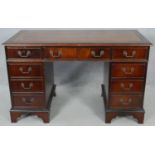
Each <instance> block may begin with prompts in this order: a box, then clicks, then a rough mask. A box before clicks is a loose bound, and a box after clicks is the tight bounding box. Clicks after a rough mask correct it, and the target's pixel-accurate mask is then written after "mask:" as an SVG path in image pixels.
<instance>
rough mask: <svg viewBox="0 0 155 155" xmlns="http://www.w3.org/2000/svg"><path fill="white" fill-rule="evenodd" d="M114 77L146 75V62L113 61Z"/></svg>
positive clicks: (112, 70)
mask: <svg viewBox="0 0 155 155" xmlns="http://www.w3.org/2000/svg"><path fill="white" fill-rule="evenodd" d="M111 72H112V73H111V74H112V77H145V72H146V64H145V63H112V66H111Z"/></svg>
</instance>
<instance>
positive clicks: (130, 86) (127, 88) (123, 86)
mask: <svg viewBox="0 0 155 155" xmlns="http://www.w3.org/2000/svg"><path fill="white" fill-rule="evenodd" d="M120 86H121V88H122V89H123V90H131V89H132V88H133V83H129V86H128V87H125V84H124V83H121V84H120Z"/></svg>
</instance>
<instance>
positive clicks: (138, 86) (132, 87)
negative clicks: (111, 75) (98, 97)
mask: <svg viewBox="0 0 155 155" xmlns="http://www.w3.org/2000/svg"><path fill="white" fill-rule="evenodd" d="M110 85H111V86H110V91H111V92H122V93H124V92H132V93H134V92H137V93H142V92H143V91H144V85H145V83H144V81H143V80H112V81H111V84H110Z"/></svg>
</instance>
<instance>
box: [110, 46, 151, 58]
mask: <svg viewBox="0 0 155 155" xmlns="http://www.w3.org/2000/svg"><path fill="white" fill-rule="evenodd" d="M148 53H149V51H148V48H147V47H115V48H113V49H112V59H148Z"/></svg>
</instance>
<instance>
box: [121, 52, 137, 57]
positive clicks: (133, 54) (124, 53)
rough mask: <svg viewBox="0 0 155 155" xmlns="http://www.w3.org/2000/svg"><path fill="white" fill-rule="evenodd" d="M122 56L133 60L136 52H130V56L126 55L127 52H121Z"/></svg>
mask: <svg viewBox="0 0 155 155" xmlns="http://www.w3.org/2000/svg"><path fill="white" fill-rule="evenodd" d="M123 55H124V57H126V58H134V57H135V55H136V51H132V54H131V55H128V52H127V51H123Z"/></svg>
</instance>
